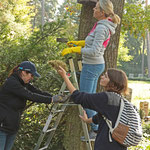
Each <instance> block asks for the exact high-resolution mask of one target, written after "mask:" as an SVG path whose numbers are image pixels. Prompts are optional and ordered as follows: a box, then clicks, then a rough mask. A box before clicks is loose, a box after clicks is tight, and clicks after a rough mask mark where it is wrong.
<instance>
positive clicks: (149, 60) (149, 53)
mask: <svg viewBox="0 0 150 150" xmlns="http://www.w3.org/2000/svg"><path fill="white" fill-rule="evenodd" d="M149 37H150V34H149V31H148V30H147V37H146V43H147V64H148V78H150V38H149Z"/></svg>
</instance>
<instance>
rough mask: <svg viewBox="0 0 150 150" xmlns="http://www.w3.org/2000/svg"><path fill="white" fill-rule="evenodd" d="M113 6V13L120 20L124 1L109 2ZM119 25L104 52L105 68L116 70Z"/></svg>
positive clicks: (113, 0)
mask: <svg viewBox="0 0 150 150" xmlns="http://www.w3.org/2000/svg"><path fill="white" fill-rule="evenodd" d="M111 1H112V3H113V4H114V12H115V13H116V14H117V15H119V17H120V18H122V14H123V6H124V0H111ZM120 30H121V23H120V25H118V27H117V29H116V33H115V34H114V35H113V36H112V37H111V39H110V43H109V45H108V47H107V49H106V52H105V62H106V68H116V67H117V56H118V47H119V38H120Z"/></svg>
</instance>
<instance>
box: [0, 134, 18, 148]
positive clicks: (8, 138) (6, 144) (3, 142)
mask: <svg viewBox="0 0 150 150" xmlns="http://www.w3.org/2000/svg"><path fill="white" fill-rule="evenodd" d="M15 138H16V134H8V133H5V132H3V131H0V150H11V149H12V146H13V144H14V141H15Z"/></svg>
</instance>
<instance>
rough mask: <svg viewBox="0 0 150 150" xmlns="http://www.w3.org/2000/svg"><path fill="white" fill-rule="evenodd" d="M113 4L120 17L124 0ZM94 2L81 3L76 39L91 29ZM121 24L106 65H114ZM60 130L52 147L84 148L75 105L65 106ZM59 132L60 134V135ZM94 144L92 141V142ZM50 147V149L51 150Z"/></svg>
mask: <svg viewBox="0 0 150 150" xmlns="http://www.w3.org/2000/svg"><path fill="white" fill-rule="evenodd" d="M112 2H113V4H114V8H115V9H114V10H115V13H116V14H118V15H119V16H120V18H122V13H123V6H124V0H112ZM94 7H95V3H92V2H89V3H85V4H83V5H82V10H81V18H80V25H79V35H78V39H79V40H81V39H85V37H86V36H87V35H88V33H89V32H90V30H91V29H92V27H93V25H94V23H95V22H96V20H95V19H94V18H93V8H94ZM120 28H121V25H119V26H118V27H117V30H116V34H115V35H114V36H113V37H112V38H111V41H110V44H109V46H108V48H107V50H106V54H105V59H106V60H105V61H106V64H107V67H116V64H117V55H118V45H119V37H120ZM59 127H60V128H61V130H60V131H59V132H57V135H55V137H57V136H58V137H59V140H57V142H56V143H55V145H56V147H53V148H52V149H57V150H86V149H87V148H86V144H85V142H82V141H81V140H80V137H81V136H82V135H83V129H82V126H81V121H80V118H79V111H78V108H77V107H76V106H70V107H68V108H67V110H66V112H65V115H64V117H63V119H62V121H61V123H60V126H59ZM60 134H61V135H60ZM92 145H94V143H92ZM52 149H51V150H52Z"/></svg>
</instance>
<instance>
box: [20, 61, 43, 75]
mask: <svg viewBox="0 0 150 150" xmlns="http://www.w3.org/2000/svg"><path fill="white" fill-rule="evenodd" d="M19 69H20V70H24V71H29V72H30V73H31V74H33V75H34V76H36V77H40V74H39V73H38V72H37V70H36V67H35V64H34V63H32V62H31V61H23V62H22V63H21V64H20V65H19Z"/></svg>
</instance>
